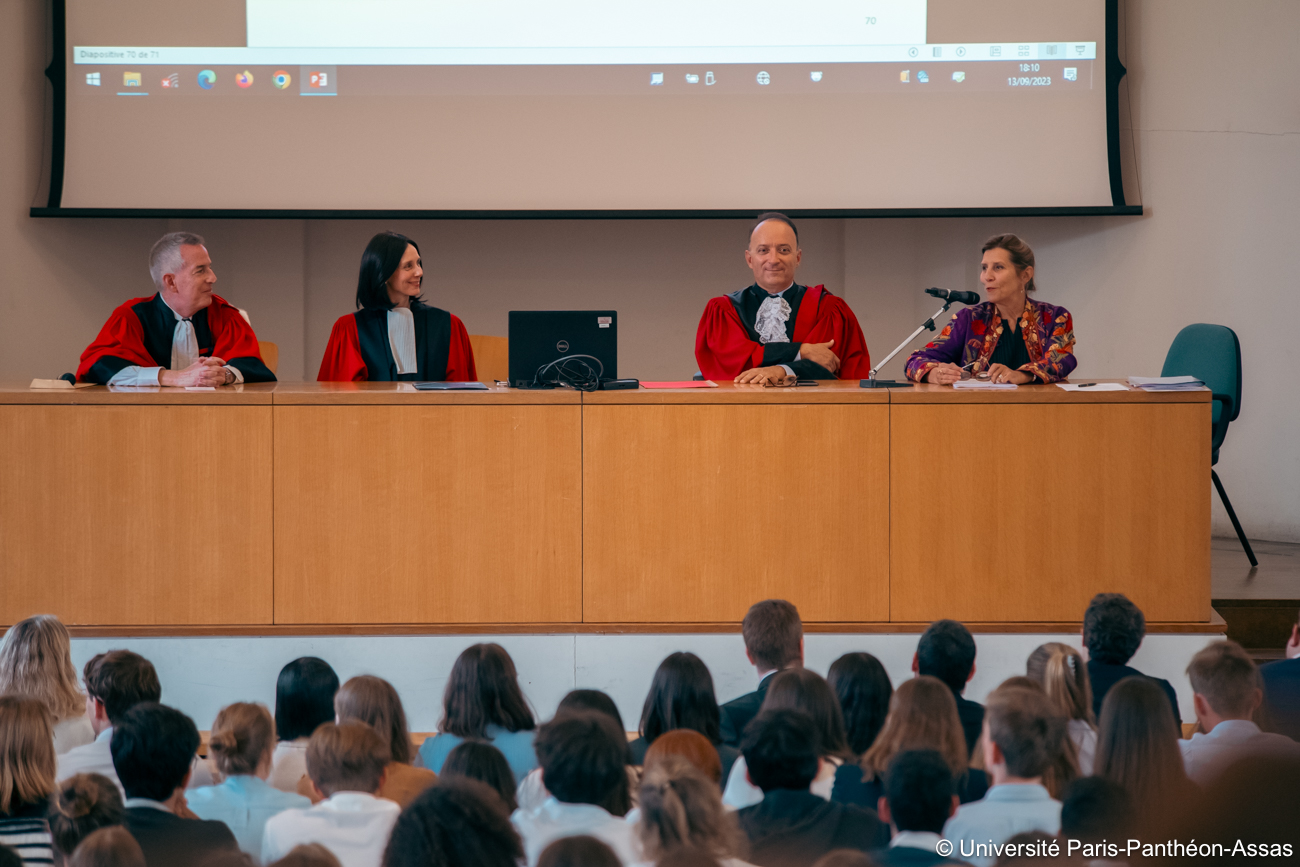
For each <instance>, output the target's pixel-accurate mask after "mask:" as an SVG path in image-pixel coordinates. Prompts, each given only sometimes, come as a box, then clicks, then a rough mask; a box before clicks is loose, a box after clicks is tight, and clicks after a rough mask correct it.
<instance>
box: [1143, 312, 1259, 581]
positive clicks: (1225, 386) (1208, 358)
mask: <svg viewBox="0 0 1300 867" xmlns="http://www.w3.org/2000/svg"><path fill="white" fill-rule="evenodd" d="M1160 375H1161V376H1194V377H1196V378H1197V379H1199V380H1200V381H1201V382H1203V383H1205V384H1206V386H1207V387H1208V388H1209V389H1210V391H1211V392H1213V394H1214V410H1213V412H1212V414H1211V416H1210V420H1211V423H1212V425H1213V427H1212V428H1211V433H1210V449H1211V452H1210V468H1211V469H1210V478H1211V479H1213V480H1214V487H1215V489H1216V490H1218V492H1219V499H1220V500H1222V501H1223V507H1224V508H1225V509H1227V510H1228V517H1229V518H1230V519H1232V526H1233V529H1235V530H1236V531H1237V538H1238V539H1240V540H1241V547H1243V548H1245V549H1246V556H1247V557H1249V558H1250V565H1251V566H1258V565H1259V561H1258V560H1256V559H1255V552H1254V551H1253V550H1252V549H1251V547H1250V541H1249V540H1248V539H1247V538H1246V531H1245V530H1243V529H1241V522H1240V521H1238V520H1237V513H1236V512H1235V511H1233V508H1232V501H1231V500H1229V499H1228V492H1227V491H1225V490H1224V489H1223V482H1221V481H1219V474H1218V473H1216V472H1215V471H1214V469H1213V468H1214V465H1215V464H1217V463H1218V462H1219V447H1220V446H1222V445H1223V438H1224V437H1225V436H1226V435H1227V433H1228V424H1229V423H1230V422H1234V421H1236V420H1237V416H1238V415H1240V414H1241V343H1240V342H1239V341H1238V340H1237V333H1236V332H1235V331H1233V330H1232V329H1231V328H1228V327H1226V326H1223V325H1206V324H1204V323H1198V324H1196V325H1188V326H1187V327H1186V328H1184V329H1183V330H1182V331H1180V332H1178V336H1177V337H1175V338H1174V342H1173V344H1172V345H1171V346H1170V347H1169V354H1168V355H1166V356H1165V366H1164V368H1163V369H1162V370H1161V371H1160Z"/></svg>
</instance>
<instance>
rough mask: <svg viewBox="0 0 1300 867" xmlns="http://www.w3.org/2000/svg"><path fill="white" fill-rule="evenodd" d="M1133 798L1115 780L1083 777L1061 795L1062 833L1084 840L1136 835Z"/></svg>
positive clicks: (1118, 838) (1073, 838) (1121, 838)
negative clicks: (1134, 833)
mask: <svg viewBox="0 0 1300 867" xmlns="http://www.w3.org/2000/svg"><path fill="white" fill-rule="evenodd" d="M1133 832H1134V828H1133V799H1132V798H1130V797H1129V794H1128V790H1126V789H1125V788H1124V787H1123V786H1121V785H1120V784H1119V783H1117V782H1115V781H1114V780H1108V779H1106V778H1105V777H1080V778H1079V779H1077V780H1075V781H1074V782H1072V783H1070V785H1068V786H1067V787H1066V788H1065V792H1064V794H1063V796H1062V797H1061V836H1062V837H1065V838H1067V839H1070V840H1080V841H1082V842H1084V843H1101V842H1103V841H1106V840H1109V841H1112V842H1113V841H1118V840H1126V839H1128V838H1129V837H1131V836H1133Z"/></svg>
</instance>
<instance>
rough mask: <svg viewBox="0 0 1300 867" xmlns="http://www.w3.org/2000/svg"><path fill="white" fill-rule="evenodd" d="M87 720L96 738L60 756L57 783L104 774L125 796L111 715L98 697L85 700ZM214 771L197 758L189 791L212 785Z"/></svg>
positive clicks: (192, 770)
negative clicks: (118, 765)
mask: <svg viewBox="0 0 1300 867" xmlns="http://www.w3.org/2000/svg"><path fill="white" fill-rule="evenodd" d="M86 717H87V719H89V720H90V725H91V728H92V729H93V730H94V732H95V739H94V740H93V741H91V742H90V743H88V744H85V745H84V746H80V747H76V748H75V749H71V750H68V751H67V752H66V753H64V754H63V755H61V756H59V757H58V760H57V761H58V764H57V765H56V767H55V772H54V780H55V782H58V783H61V782H63V781H64V780H66V779H67V778H68V777H72V776H75V775H77V774H101V775H103V776H105V777H108V778H109V779H110V780H112V781H113V784H114V785H116V786H117V790H118V791H119V792H121V793H122V797H123V798H125V797H126V791H125V790H124V789H123V788H122V782H121V781H120V780H119V779H118V778H117V768H115V767H114V766H113V751H112V748H111V743H112V740H113V726H112V724H111V723H110V722H109V721H108V712H107V711H105V710H104V703H103V702H102V701H100V700H99V699H97V698H92V697H90V696H87V697H86ZM212 782H213V780H212V771H211V770H209V768H208V766H207V763H206V762H204V761H203V760H202V759H200V758H199V757H198V756H195V757H194V762H193V764H192V765H191V766H190V783H189V788H191V789H197V788H198V787H199V786H210V785H212Z"/></svg>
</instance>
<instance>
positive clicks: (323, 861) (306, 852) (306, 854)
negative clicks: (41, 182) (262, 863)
mask: <svg viewBox="0 0 1300 867" xmlns="http://www.w3.org/2000/svg"><path fill="white" fill-rule="evenodd" d="M267 867H343V865H342V864H340V863H339V859H337V858H335V857H334V853H333V852H331V851H330V850H328V849H326V848H325V847H324V846H322V845H321V844H319V843H299V844H298V845H297V846H294V847H293V848H292V849H290V850H289V854H288V855H285V856H284V857H283V858H281V859H280V860H279V861H276V862H275V863H274V864H269V865H267Z"/></svg>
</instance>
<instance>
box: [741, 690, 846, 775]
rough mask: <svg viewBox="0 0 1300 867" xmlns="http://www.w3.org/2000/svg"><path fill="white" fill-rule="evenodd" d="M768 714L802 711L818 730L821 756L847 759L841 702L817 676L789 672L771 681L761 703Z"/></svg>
mask: <svg viewBox="0 0 1300 867" xmlns="http://www.w3.org/2000/svg"><path fill="white" fill-rule="evenodd" d="M763 707H764V708H765V709H769V710H801V711H803V712H804V713H806V714H808V716H809V717H811V718H812V721H813V724H814V725H816V726H817V743H818V745H819V749H820V750H821V754H822V755H823V756H835V757H836V758H839V759H847V758H849V757H850V755H851V754H850V752H849V740H848V737H847V736H846V735H845V733H844V713H843V711H841V710H840V700H839V699H838V698H836V697H835V692H834V690H832V689H831V687H830V684H828V683H827V682H826V681H825V680H824V679H823V678H822V676H821V675H820V674H818V673H817V672H815V671H809V670H808V669H806V668H792V669H789V670H787V671H782V672H779V673H778V674H776V675H775V676H774V677H773V678H772V682H771V684H769V685H768V688H767V696H766V697H765V698H764V699H763Z"/></svg>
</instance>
